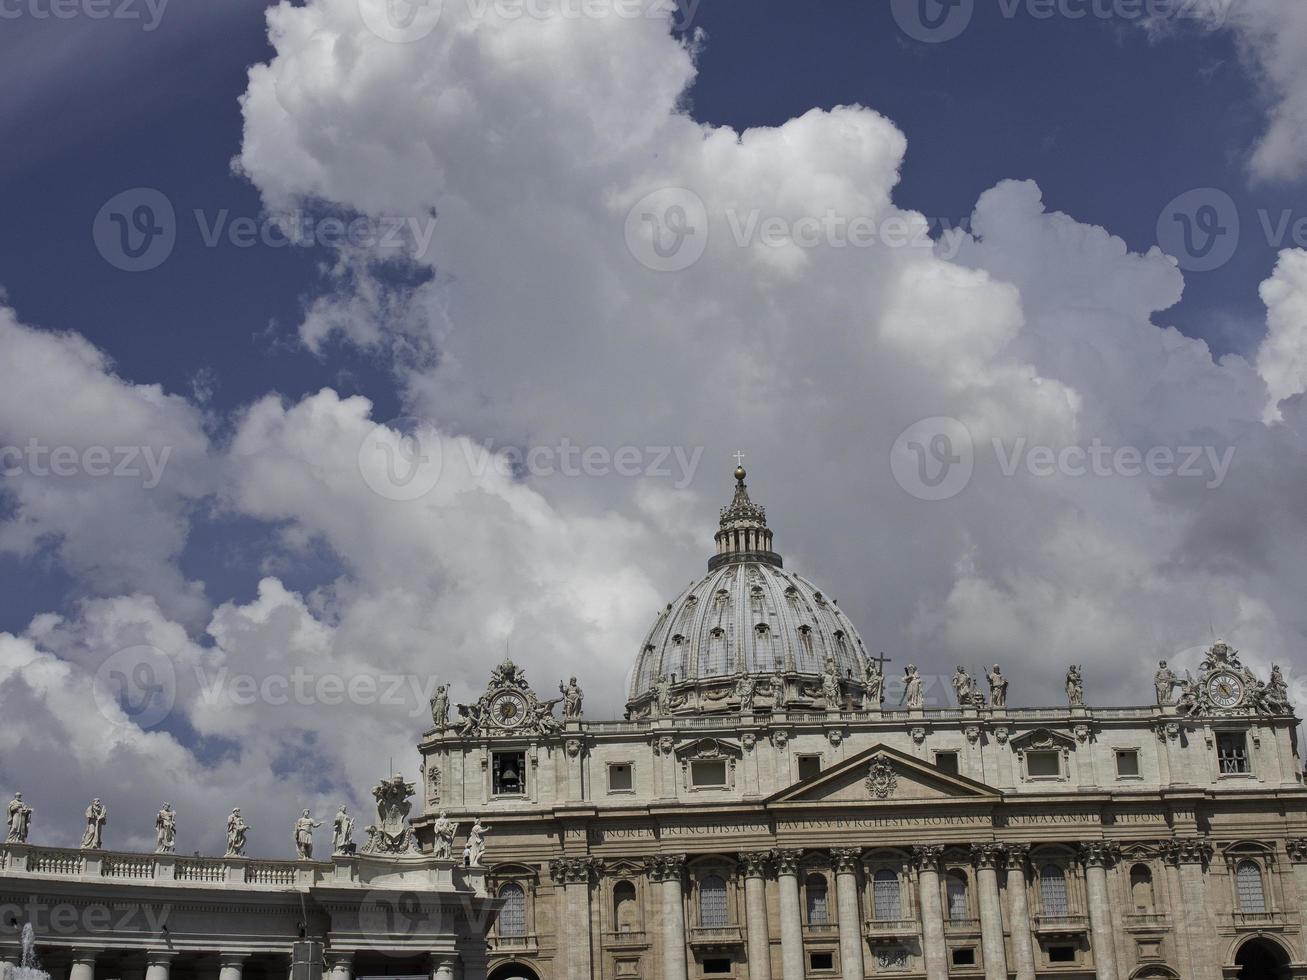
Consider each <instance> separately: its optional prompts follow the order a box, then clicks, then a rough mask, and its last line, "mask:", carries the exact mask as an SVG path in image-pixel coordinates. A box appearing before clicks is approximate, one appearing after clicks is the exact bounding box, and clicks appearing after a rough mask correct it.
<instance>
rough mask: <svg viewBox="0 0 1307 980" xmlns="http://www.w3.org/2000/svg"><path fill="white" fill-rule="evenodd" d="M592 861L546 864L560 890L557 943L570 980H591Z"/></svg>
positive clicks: (580, 859)
mask: <svg viewBox="0 0 1307 980" xmlns="http://www.w3.org/2000/svg"><path fill="white" fill-rule="evenodd" d="M594 866H595V861H594V858H592V857H589V856H585V857H568V858H558V859H557V860H555V861H552V862H550V864H549V873H550V875H551V877H553V879H554V884H555V885H561V886H562V890H563V909H562V911H563V916H562V922H561V923H560V925H561V928H560V929H559V932H560V937H559V938H560V939H561V940H562V946H563V950H564V956H565V957H566V962H567V972H566V974H565V975H566V976H567V977H568V978H569V980H590V962H591V950H590V946H591V940H590V919H591V916H590V874H591V871H592V870H593V869H594Z"/></svg>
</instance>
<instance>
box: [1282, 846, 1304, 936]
mask: <svg viewBox="0 0 1307 980" xmlns="http://www.w3.org/2000/svg"><path fill="white" fill-rule="evenodd" d="M1284 848H1285V850H1287V851H1288V852H1289V860H1290V861H1292V862H1293V884H1294V891H1296V892H1297V893H1298V910H1299V911H1298V915H1299V916H1300V919H1299V921H1301V922H1307V837H1297V838H1294V839H1293V840H1288V841H1285V842H1284Z"/></svg>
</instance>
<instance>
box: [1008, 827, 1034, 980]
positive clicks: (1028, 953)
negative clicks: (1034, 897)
mask: <svg viewBox="0 0 1307 980" xmlns="http://www.w3.org/2000/svg"><path fill="white" fill-rule="evenodd" d="M1029 854H1030V845H1029V844H1008V845H1007V897H1008V928H1009V930H1011V933H1012V967H1013V969H1014V970H1016V974H1017V980H1035V941H1034V936H1033V934H1032V930H1031V925H1030V899H1029V897H1028V896H1027V894H1026V858H1027V856H1028V855H1029Z"/></svg>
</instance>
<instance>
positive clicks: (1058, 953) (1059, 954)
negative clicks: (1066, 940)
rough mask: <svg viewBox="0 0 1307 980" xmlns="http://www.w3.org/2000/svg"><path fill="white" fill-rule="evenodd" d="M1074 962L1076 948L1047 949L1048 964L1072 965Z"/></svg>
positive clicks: (1056, 947)
mask: <svg viewBox="0 0 1307 980" xmlns="http://www.w3.org/2000/svg"><path fill="white" fill-rule="evenodd" d="M1075 961H1076V948H1075V947H1074V946H1050V947H1048V962H1050V963H1074V962H1075Z"/></svg>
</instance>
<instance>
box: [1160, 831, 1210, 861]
mask: <svg viewBox="0 0 1307 980" xmlns="http://www.w3.org/2000/svg"><path fill="white" fill-rule="evenodd" d="M1162 853H1163V854H1164V855H1165V856H1166V860H1167V861H1169V862H1170V863H1171V864H1202V865H1206V864H1207V863H1208V862H1209V861H1211V859H1212V845H1211V843H1210V842H1209V841H1208V840H1207V839H1206V838H1205V837H1176V838H1173V839H1172V840H1168V841H1165V842H1164V843H1163V844H1162Z"/></svg>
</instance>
